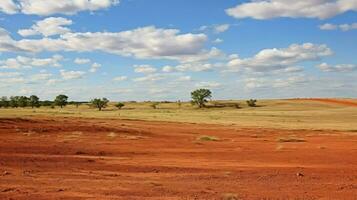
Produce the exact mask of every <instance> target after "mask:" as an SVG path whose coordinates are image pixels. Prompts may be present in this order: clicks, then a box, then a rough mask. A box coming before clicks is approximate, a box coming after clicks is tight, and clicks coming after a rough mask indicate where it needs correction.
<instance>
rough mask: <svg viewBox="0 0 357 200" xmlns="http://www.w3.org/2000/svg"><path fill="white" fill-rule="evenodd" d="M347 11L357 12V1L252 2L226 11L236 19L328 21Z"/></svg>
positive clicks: (302, 0)
mask: <svg viewBox="0 0 357 200" xmlns="http://www.w3.org/2000/svg"><path fill="white" fill-rule="evenodd" d="M347 11H357V1H356V0H299V1H291V0H251V1H249V2H245V3H242V4H239V5H237V6H235V7H233V8H229V9H227V10H226V13H227V14H228V15H230V16H232V17H235V18H246V17H250V18H254V19H260V20H264V19H271V18H276V17H290V18H300V17H303V18H319V19H326V18H330V17H334V16H336V15H339V14H342V13H344V12H347Z"/></svg>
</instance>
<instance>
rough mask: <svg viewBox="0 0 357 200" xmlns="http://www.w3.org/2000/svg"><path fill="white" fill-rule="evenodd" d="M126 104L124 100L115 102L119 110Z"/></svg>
mask: <svg viewBox="0 0 357 200" xmlns="http://www.w3.org/2000/svg"><path fill="white" fill-rule="evenodd" d="M124 106H125V104H124V103H122V102H118V103H117V104H115V107H117V108H118V109H119V110H120V109H122V108H123V107H124Z"/></svg>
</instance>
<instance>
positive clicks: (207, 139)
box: [197, 135, 219, 141]
mask: <svg viewBox="0 0 357 200" xmlns="http://www.w3.org/2000/svg"><path fill="white" fill-rule="evenodd" d="M197 139H198V140H200V141H219V138H217V137H214V136H208V135H203V136H200V137H198V138H197Z"/></svg>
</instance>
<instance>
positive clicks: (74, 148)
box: [0, 117, 357, 200]
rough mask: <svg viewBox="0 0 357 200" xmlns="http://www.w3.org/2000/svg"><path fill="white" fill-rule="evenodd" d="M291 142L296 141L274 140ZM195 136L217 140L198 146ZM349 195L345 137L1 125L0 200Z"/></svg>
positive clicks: (58, 121)
mask: <svg viewBox="0 0 357 200" xmlns="http://www.w3.org/2000/svg"><path fill="white" fill-rule="evenodd" d="M26 133H30V134H26ZM292 135H293V136H294V137H296V138H299V139H301V140H303V142H294V141H289V142H279V138H286V137H289V136H292ZM202 136H210V137H212V138H213V137H214V138H219V140H205V141H201V140H197V138H200V137H202ZM356 197H357V135H356V134H353V133H351V132H338V131H327V130H324V131H322V130H320V131H311V130H278V129H265V128H241V127H237V126H222V125H207V124H205V125H201V124H188V123H168V122H147V121H134V120H105V119H80V118H53V119H48V118H47V119H45V118H35V117H33V118H30V119H20V118H17V119H0V199H16V200H42V199H71V200H72V199H75V200H77V199H78V200H82V199H115V200H116V199H118V200H119V199H120V200H132V199H133V200H134V199H137V200H139V199H140V200H143V199H144V200H145V199H150V200H154V199H155V200H157V199H159V200H160V199H169V200H179V199H180V200H181V199H185V200H189V199H205V200H211V199H212V200H213V199H249V200H250V199H253V200H255V199H256V200H258V199H259V200H261V199H269V200H270V199H272V200H275V199H276V200H278V199H279V200H281V199H284V200H288V199H292V200H296V199H299V200H300V199H301V200H310V199H334V200H336V199H347V200H349V199H352V200H353V199H356Z"/></svg>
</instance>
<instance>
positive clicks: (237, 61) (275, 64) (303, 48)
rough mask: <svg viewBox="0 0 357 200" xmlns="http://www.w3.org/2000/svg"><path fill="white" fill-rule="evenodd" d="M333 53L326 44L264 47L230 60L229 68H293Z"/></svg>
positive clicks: (264, 69)
mask: <svg viewBox="0 0 357 200" xmlns="http://www.w3.org/2000/svg"><path fill="white" fill-rule="evenodd" d="M332 53H333V52H332V50H331V49H330V48H328V47H327V46H326V45H317V44H312V43H305V44H301V45H299V44H292V45H290V46H289V47H288V48H282V49H276V48H274V49H264V50H262V51H260V52H259V53H258V54H256V55H255V56H254V57H252V58H245V59H242V58H239V57H236V56H235V57H233V59H232V60H230V61H229V62H228V68H229V70H230V71H240V70H241V69H247V70H251V71H256V72H265V71H274V70H283V69H289V68H290V69H292V68H291V67H292V66H294V65H295V64H297V63H299V62H303V61H315V60H319V59H321V58H322V57H325V56H330V55H332Z"/></svg>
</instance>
